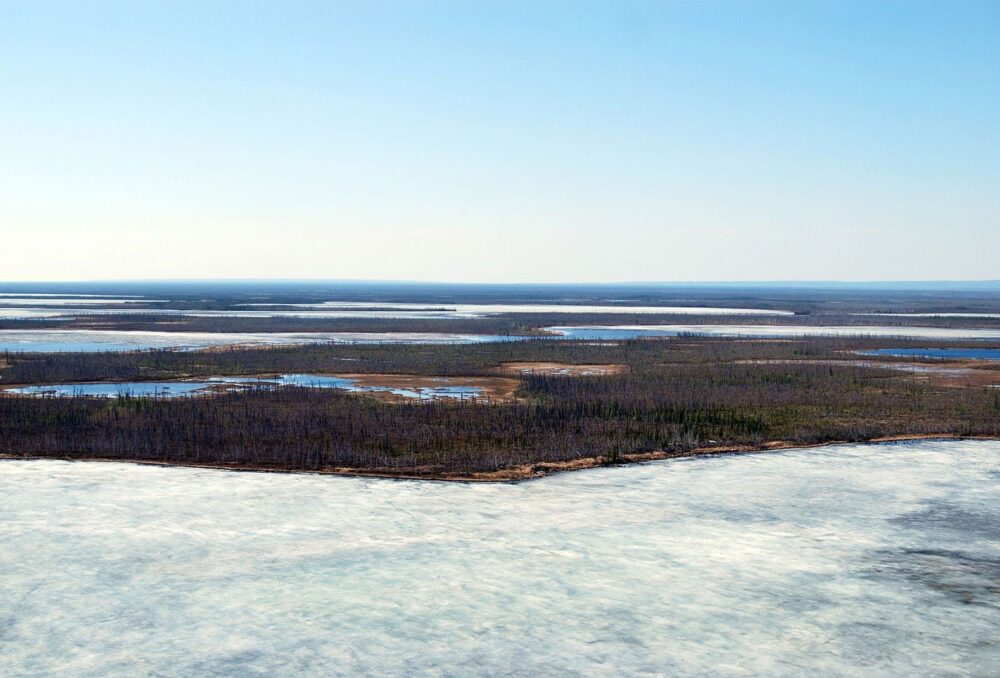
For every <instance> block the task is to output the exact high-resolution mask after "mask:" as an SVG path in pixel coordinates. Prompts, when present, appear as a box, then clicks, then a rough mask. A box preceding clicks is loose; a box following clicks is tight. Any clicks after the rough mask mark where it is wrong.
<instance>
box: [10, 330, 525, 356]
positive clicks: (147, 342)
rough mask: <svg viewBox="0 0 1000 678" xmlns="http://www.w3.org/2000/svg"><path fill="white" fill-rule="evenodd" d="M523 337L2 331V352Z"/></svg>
mask: <svg viewBox="0 0 1000 678" xmlns="http://www.w3.org/2000/svg"><path fill="white" fill-rule="evenodd" d="M518 338H519V337H509V336H497V335H489V334H451V333H436V332H435V333H431V332H269V333H264V332H260V333H249V332H240V333H236V332H145V331H128V330H0V353H2V352H4V351H12V352H31V353H62V352H65V353H93V352H97V351H137V350H141V349H154V348H179V349H200V348H212V347H216V346H237V345H243V346H290V345H294V344H321V343H326V342H333V343H343V344H374V343H396V344H472V343H481V342H487V341H509V340H512V339H518Z"/></svg>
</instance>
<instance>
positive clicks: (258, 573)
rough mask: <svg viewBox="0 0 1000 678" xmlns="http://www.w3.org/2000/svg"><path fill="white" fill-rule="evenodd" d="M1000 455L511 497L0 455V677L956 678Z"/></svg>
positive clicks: (878, 449) (991, 586)
mask: <svg viewBox="0 0 1000 678" xmlns="http://www.w3.org/2000/svg"><path fill="white" fill-rule="evenodd" d="M998 478H1000V442H994V441H947V442H943V441H923V442H919V443H905V444H891V445H880V446H863V445H844V446H837V447H829V448H816V449H809V450H790V451H786V452H781V453H769V454H759V455H746V456H725V457H717V458H695V459H687V460H676V461H669V462H657V463H652V464H646V465H641V466H629V467H618V468H606V469H594V470H589V471H582V472H575V473H570V474H564V475H559V476H555V477H551V478H545V479H542V480H538V481H532V482H527V483H520V484H513V485H511V484H491V485H482V484H480V485H476V484H457V483H435V482H417V481H391V480H372V479H361V478H337V477H324V476H314V475H288V474H262V473H230V472H225V471H212V470H203V469H187V468H163V467H152V466H138V465H130V464H110V463H70V462H61V461H0V496H2V497H3V510H4V517H3V520H0V544H2V545H3V548H0V591H2V592H3V607H2V610H3V633H0V675H4V676H28V675H74V676H106V675H115V674H117V675H121V674H141V675H165V676H209V675H239V676H245V675H279V674H280V675H331V674H365V675H387V674H388V675H427V674H431V675H524V676H535V675H554V674H572V675H623V674H658V675H720V674H739V675H838V676H872V675H894V676H905V675H951V674H956V673H962V674H963V675H974V676H987V675H994V674H995V673H996V667H997V666H1000V645H998V644H997V642H996V637H997V629H998V628H1000V589H998V586H997V582H998V581H1000V484H998Z"/></svg>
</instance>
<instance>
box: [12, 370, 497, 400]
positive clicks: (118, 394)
mask: <svg viewBox="0 0 1000 678" xmlns="http://www.w3.org/2000/svg"><path fill="white" fill-rule="evenodd" d="M280 386H303V387H309V388H335V389H341V390H344V391H353V392H357V393H389V394H392V395H397V396H402V397H404V398H413V399H417V400H434V399H437V398H454V399H465V398H477V397H480V396H481V395H483V390H482V389H481V388H480V387H478V386H472V385H461V384H453V383H447V384H445V383H442V384H440V385H437V384H434V385H427V384H425V385H418V386H413V387H411V388H405V387H400V386H389V385H380V384H370V383H361V382H360V381H359V379H356V378H351V377H337V376H331V375H323V374H282V375H278V376H273V377H210V378H208V379H207V380H203V381H128V382H124V381H123V382H101V383H75V384H38V385H32V386H18V387H11V388H6V389H0V393H10V394H15V395H25V396H39V397H45V396H58V397H96V398H122V397H125V396H132V397H143V396H152V397H157V398H179V397H182V396H194V395H210V394H213V393H219V392H224V391H225V390H232V389H240V388H247V387H253V388H276V387H280Z"/></svg>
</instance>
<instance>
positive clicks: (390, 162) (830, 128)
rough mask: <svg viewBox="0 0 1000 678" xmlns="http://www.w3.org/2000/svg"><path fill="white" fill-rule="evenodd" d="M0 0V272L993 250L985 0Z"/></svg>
mask: <svg viewBox="0 0 1000 678" xmlns="http://www.w3.org/2000/svg"><path fill="white" fill-rule="evenodd" d="M0 2H2V0H0ZM3 8H4V21H3V22H2V23H0V45H3V48H2V50H0V87H2V91H3V92H4V94H5V97H4V99H5V104H4V106H3V107H2V108H0V125H2V126H3V128H4V130H5V134H4V135H3V138H0V173H2V174H3V176H4V181H3V182H2V183H0V224H2V225H3V228H2V229H0V231H2V239H0V242H2V244H3V249H4V252H5V254H6V256H5V257H4V271H3V274H2V277H3V278H6V279H8V280H26V281H35V280H43V279H44V280H50V281H52V280H58V281H75V280H107V279H127V280H145V279H154V280H155V279H219V278H222V279H230V278H241V279H246V278H252V279H259V278H267V279H324V280H326V279H354V280H360V279H370V280H397V279H403V280H411V281H418V282H429V281H440V282H492V283H518V282H533V283H554V282H561V281H587V282H590V283H595V284H597V283H606V282H616V281H671V280H672V281H687V282H711V281H720V280H730V281H766V280H783V281H787V280H839V281H862V280H866V281H879V282H885V281H899V280H929V279H930V280H963V281H964V280H982V279H995V278H997V277H998V275H1000V272H998V269H997V261H998V255H1000V191H997V190H996V186H998V185H1000V123H998V121H1000V77H998V73H1000V71H998V65H1000V41H998V40H997V39H996V36H997V33H998V30H1000V5H998V4H997V3H991V2H961V3H944V2H937V3H935V2H926V3H910V2H884V3H863V2H840V3H797V2H767V3H764V2H750V3H703V2H676V3H660V2H626V3H614V4H611V3H595V2H573V3H568V2H547V3H527V2H509V3H461V2H412V3H405V4H403V3H400V4H397V3H383V2H366V3H356V4H352V3H325V2H290V3H280V4H279V3H274V4H267V3H238V2H237V3H200V2H176V3H162V4H161V3H126V2H107V3H76V2H65V1H59V0H56V1H53V2H46V3H9V2H3Z"/></svg>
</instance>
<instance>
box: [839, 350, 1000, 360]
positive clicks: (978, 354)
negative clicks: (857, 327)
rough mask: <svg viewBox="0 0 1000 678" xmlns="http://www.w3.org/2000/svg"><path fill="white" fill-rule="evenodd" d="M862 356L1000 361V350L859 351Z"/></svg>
mask: <svg viewBox="0 0 1000 678" xmlns="http://www.w3.org/2000/svg"><path fill="white" fill-rule="evenodd" d="M858 353H860V354H862V355H887V356H895V357H899V358H941V359H942V360H959V359H971V360H1000V348H878V349H872V350H869V351H858Z"/></svg>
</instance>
